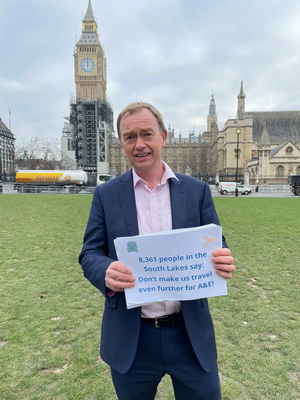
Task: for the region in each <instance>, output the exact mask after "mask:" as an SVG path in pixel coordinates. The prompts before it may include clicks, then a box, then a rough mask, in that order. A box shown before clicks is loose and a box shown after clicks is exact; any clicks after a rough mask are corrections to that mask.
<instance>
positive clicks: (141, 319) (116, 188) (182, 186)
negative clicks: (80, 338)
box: [79, 102, 235, 400]
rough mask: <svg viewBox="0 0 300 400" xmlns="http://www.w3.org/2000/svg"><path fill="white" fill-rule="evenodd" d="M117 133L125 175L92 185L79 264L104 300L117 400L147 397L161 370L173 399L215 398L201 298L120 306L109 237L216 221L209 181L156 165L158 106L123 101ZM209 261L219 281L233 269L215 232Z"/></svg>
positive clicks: (162, 138) (125, 284) (119, 269)
mask: <svg viewBox="0 0 300 400" xmlns="http://www.w3.org/2000/svg"><path fill="white" fill-rule="evenodd" d="M117 128H118V135H119V139H120V142H121V145H122V147H123V149H124V151H125V154H126V156H127V158H128V160H129V161H130V163H131V165H132V167H133V168H132V169H131V171H129V172H127V173H125V174H123V175H121V176H119V177H117V178H115V179H112V180H110V181H109V182H107V183H105V184H102V185H100V186H97V187H96V189H95V191H94V196H93V202H92V206H91V211H90V216H89V220H88V224H87V228H86V232H85V235H84V245H83V249H82V252H81V254H80V256H79V262H80V264H81V266H82V269H83V271H84V275H85V277H86V278H87V279H89V281H90V282H91V283H92V284H93V285H94V286H95V287H96V288H98V289H99V290H100V291H101V292H102V294H103V295H104V296H105V310H104V314H103V320H102V331H101V349H100V354H101V357H102V359H103V360H104V361H105V362H106V363H107V364H108V365H109V366H110V367H111V374H112V379H113V383H114V386H115V389H116V392H117V395H118V399H120V400H140V399H142V400H153V399H154V398H155V394H156V390H157V385H158V384H159V382H160V380H161V379H162V377H163V376H164V375H165V374H169V375H170V376H171V379H172V383H173V387H174V392H175V397H176V399H177V400H193V399H198V400H220V399H221V393H220V382H219V376H218V367H217V351H216V344H215V336H214V329H213V324H212V320H211V316H210V312H209V309H208V304H207V299H199V300H193V301H182V302H179V301H165V302H158V303H153V304H150V305H147V306H143V307H137V308H133V309H130V310H128V309H127V308H126V302H125V296H124V289H125V288H131V287H133V286H134V284H135V277H134V276H133V275H132V272H131V270H130V266H128V267H126V266H124V265H122V264H121V263H120V262H119V261H118V259H117V255H116V250H115V247H114V244H113V240H114V239H115V238H117V237H124V236H133V235H138V234H146V233H150V232H159V231H163V230H168V229H179V228H191V227H195V226H200V225H206V224H210V223H214V224H219V220H218V216H217V213H216V211H215V207H214V204H213V201H212V197H211V193H210V189H209V187H208V185H207V184H206V183H204V182H202V181H199V180H197V179H195V178H192V177H190V176H186V175H181V174H174V173H173V172H172V171H171V169H170V168H169V167H168V165H167V164H166V163H164V162H163V161H162V158H161V152H162V148H163V147H164V146H165V144H166V139H167V131H166V128H165V126H164V123H163V119H162V117H161V114H160V113H159V111H158V110H157V109H156V108H155V107H153V106H152V105H150V104H148V103H142V102H140V103H132V104H130V105H129V106H127V107H126V108H125V109H124V110H123V111H122V112H121V114H120V115H119V118H118V121H117ZM212 262H213V263H214V267H215V269H216V273H217V274H218V275H220V276H221V277H223V278H224V279H229V278H231V272H232V271H234V269H235V267H234V265H233V258H232V257H231V253H230V250H229V249H228V248H227V244H226V242H225V239H224V238H223V248H222V249H218V250H215V251H214V253H213V258H212Z"/></svg>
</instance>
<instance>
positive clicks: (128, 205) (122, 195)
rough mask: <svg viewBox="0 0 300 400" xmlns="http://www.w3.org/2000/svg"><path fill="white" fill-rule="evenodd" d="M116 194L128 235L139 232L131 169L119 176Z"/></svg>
mask: <svg viewBox="0 0 300 400" xmlns="http://www.w3.org/2000/svg"><path fill="white" fill-rule="evenodd" d="M118 196H119V201H120V205H121V209H122V213H123V216H124V220H125V224H126V227H127V230H128V236H135V235H138V234H139V228H138V222H137V212H136V205H135V197H134V190H133V178H132V171H129V172H127V173H126V174H124V175H122V177H121V178H120V184H119V187H118Z"/></svg>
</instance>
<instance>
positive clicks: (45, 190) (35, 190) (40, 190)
mask: <svg viewBox="0 0 300 400" xmlns="http://www.w3.org/2000/svg"><path fill="white" fill-rule="evenodd" d="M93 192H94V187H84V188H81V187H60V186H34V185H32V186H30V188H28V187H23V186H20V187H19V189H16V188H14V185H13V184H10V183H2V187H0V194H93Z"/></svg>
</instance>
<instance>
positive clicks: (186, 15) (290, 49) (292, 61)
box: [0, 0, 300, 144]
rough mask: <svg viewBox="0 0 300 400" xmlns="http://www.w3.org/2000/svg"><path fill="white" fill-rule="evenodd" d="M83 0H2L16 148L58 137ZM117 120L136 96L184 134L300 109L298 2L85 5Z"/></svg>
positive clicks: (4, 61) (2, 44)
mask: <svg viewBox="0 0 300 400" xmlns="http://www.w3.org/2000/svg"><path fill="white" fill-rule="evenodd" d="M87 6H88V0H26V1H25V0H1V2H0V49H1V53H0V54H1V56H0V61H1V62H0V118H2V121H3V122H4V123H5V124H6V125H7V126H8V127H9V109H10V110H11V129H12V132H13V133H14V135H15V137H16V139H17V144H21V143H22V141H23V140H27V139H30V138H31V137H32V136H34V134H36V133H38V134H41V135H43V136H46V137H56V138H60V136H61V129H62V127H63V122H64V119H63V117H65V116H68V115H69V101H70V96H72V95H73V96H74V93H75V83H74V61H73V53H74V47H75V43H76V40H79V38H80V35H81V27H82V19H83V16H84V15H85V12H86V9H87ZM92 8H93V11H94V15H95V17H96V20H97V23H98V33H99V37H100V42H101V44H102V46H103V47H104V51H105V55H106V58H107V65H108V68H107V74H108V85H107V95H108V98H109V100H110V101H111V104H112V106H113V110H114V119H115V120H116V118H117V116H118V114H119V112H120V111H121V110H122V109H123V108H124V107H125V106H126V105H127V104H128V103H130V102H132V101H136V100H141V99H144V100H145V101H148V102H150V103H152V104H154V105H155V106H156V107H157V108H158V109H159V110H160V111H161V113H162V115H163V117H164V121H165V124H166V125H169V124H171V126H172V127H173V126H174V128H175V134H176V136H178V134H179V132H181V133H182V135H183V136H187V135H188V133H189V132H190V131H192V130H194V129H195V133H196V134H198V133H202V132H203V131H205V129H206V118H207V113H208V108H209V103H210V99H211V95H212V93H213V94H214V97H215V100H216V106H217V114H218V122H219V128H220V129H222V128H223V126H224V123H225V121H226V120H227V119H228V117H230V116H231V117H233V116H235V115H236V109H237V94H238V92H239V89H240V82H241V80H243V81H244V91H245V93H246V96H247V97H246V110H247V111H268V110H269V111H272V110H274V111H275V110H277V111H280V110H300V79H299V72H300V45H299V43H300V2H299V0H251V1H250V0H231V1H230V0H214V1H208V0H109V1H107V0H106V1H104V0H92Z"/></svg>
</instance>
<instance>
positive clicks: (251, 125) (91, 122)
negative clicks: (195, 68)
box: [62, 0, 300, 185]
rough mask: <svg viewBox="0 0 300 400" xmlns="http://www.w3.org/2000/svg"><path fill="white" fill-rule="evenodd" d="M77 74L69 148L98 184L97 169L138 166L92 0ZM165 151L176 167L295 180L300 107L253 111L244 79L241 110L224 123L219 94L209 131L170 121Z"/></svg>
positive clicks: (259, 180) (199, 174) (65, 141)
mask: <svg viewBox="0 0 300 400" xmlns="http://www.w3.org/2000/svg"><path fill="white" fill-rule="evenodd" d="M74 76H75V85H76V99H73V100H72V101H71V104H70V110H71V111H70V118H69V121H68V123H66V126H65V128H64V130H63V136H62V151H63V152H64V153H65V154H66V155H67V156H69V157H71V158H75V160H76V162H77V165H78V167H79V168H82V169H83V170H85V171H86V172H87V173H88V176H89V183H90V184H96V181H97V179H96V178H97V176H98V177H99V176H100V177H101V178H102V179H103V180H107V179H109V178H113V177H116V176H118V175H120V174H122V173H124V172H125V171H127V170H129V169H130V168H131V166H130V164H129V162H128V160H127V159H126V157H125V153H124V151H123V149H122V146H121V145H120V142H119V140H118V138H117V136H116V135H115V132H114V130H113V111H112V107H111V105H110V103H109V101H108V99H107V96H106V84H107V71H106V58H105V54H104V51H103V48H102V46H101V43H100V40H99V36H98V31H97V23H96V20H95V17H94V14H93V10H92V6H91V0H89V3H88V8H87V11H86V14H85V17H84V18H83V25H82V34H81V37H80V39H79V41H78V42H77V44H76V48H75V53H74ZM162 155H163V160H164V161H166V162H167V164H168V165H169V166H170V167H171V169H172V170H173V171H174V172H179V173H183V174H188V175H192V176H195V177H196V178H198V179H202V180H205V181H208V182H211V183H216V182H220V181H223V180H226V181H235V179H236V177H237V178H238V180H239V181H242V182H245V183H246V184H252V185H257V184H259V185H261V184H272V183H287V180H288V176H289V175H290V174H294V175H300V111H273V112H258V111H253V112H252V111H248V110H247V109H246V94H245V92H244V87H243V82H241V85H240V90H239V93H238V96H237V110H236V117H235V118H232V119H228V120H227V121H226V123H225V125H224V127H223V129H222V130H219V127H218V120H217V113H216V103H215V99H214V96H213V95H212V97H211V100H210V104H209V106H208V115H207V127H206V131H205V132H203V133H202V134H200V135H196V134H195V132H193V133H190V134H189V136H188V137H182V136H181V134H179V136H178V137H175V130H174V128H171V127H170V126H169V128H168V137H167V143H166V146H165V147H164V148H163V152H162ZM237 166H238V170H237Z"/></svg>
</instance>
